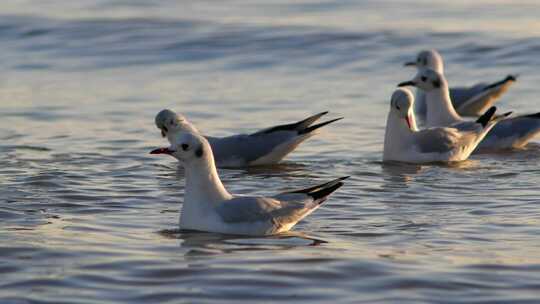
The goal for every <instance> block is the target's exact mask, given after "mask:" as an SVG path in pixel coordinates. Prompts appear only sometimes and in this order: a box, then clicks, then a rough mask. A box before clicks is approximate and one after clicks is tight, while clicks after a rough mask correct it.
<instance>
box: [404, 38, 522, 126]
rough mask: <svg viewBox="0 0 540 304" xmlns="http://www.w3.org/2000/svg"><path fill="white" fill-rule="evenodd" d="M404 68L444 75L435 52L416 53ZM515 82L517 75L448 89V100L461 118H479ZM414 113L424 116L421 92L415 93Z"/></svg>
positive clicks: (441, 61)
mask: <svg viewBox="0 0 540 304" xmlns="http://www.w3.org/2000/svg"><path fill="white" fill-rule="evenodd" d="M405 66H415V67H417V68H418V70H421V69H425V68H428V69H432V70H435V71H437V72H439V73H441V74H443V75H444V63H443V59H442V56H441V54H439V52H437V50H434V49H432V50H425V51H421V52H420V53H418V56H417V57H416V61H411V62H407V63H405ZM516 80H517V75H508V76H506V78H504V79H501V80H499V81H496V82H493V83H485V82H482V83H477V84H475V85H472V86H470V87H457V88H450V98H451V100H452V103H453V105H454V108H455V109H456V111H457V113H459V114H460V115H462V116H480V115H481V114H482V113H484V112H485V111H486V110H487V109H488V108H489V107H491V106H492V105H493V104H494V103H495V101H497V99H498V98H499V97H500V96H501V95H502V94H503V93H504V92H506V90H508V88H509V87H510V85H512V84H513V83H514V82H515V81H516ZM415 111H416V113H417V114H418V115H422V116H425V113H426V100H425V96H424V94H423V92H422V91H421V90H417V92H416V109H415Z"/></svg>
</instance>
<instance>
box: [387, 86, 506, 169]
mask: <svg viewBox="0 0 540 304" xmlns="http://www.w3.org/2000/svg"><path fill="white" fill-rule="evenodd" d="M413 105H414V96H413V94H412V93H411V91H409V90H408V89H404V88H399V89H397V90H396V91H395V92H394V93H393V94H392V97H391V99H390V112H389V113H388V118H387V121H386V132H385V136H384V152H383V161H385V162H387V161H400V162H408V163H417V164H420V163H433V162H455V161H463V160H466V159H467V158H468V157H469V156H470V155H471V153H472V152H473V151H474V149H476V147H477V146H478V144H479V143H480V142H481V141H482V139H484V137H485V136H486V134H488V132H489V131H490V130H491V129H492V128H493V126H495V124H496V123H497V121H498V119H492V118H493V115H494V114H495V111H496V110H497V108H496V107H492V108H490V109H489V110H488V111H486V113H485V114H484V115H482V116H481V117H480V118H478V120H477V121H476V122H474V125H471V126H469V128H468V129H462V130H459V129H456V128H445V127H435V128H428V129H423V130H419V129H418V128H417V127H416V121H415V120H416V119H415V116H414V111H413Z"/></svg>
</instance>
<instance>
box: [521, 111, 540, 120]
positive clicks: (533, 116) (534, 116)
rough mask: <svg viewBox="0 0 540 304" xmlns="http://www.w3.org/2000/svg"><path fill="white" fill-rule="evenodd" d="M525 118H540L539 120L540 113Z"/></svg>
mask: <svg viewBox="0 0 540 304" xmlns="http://www.w3.org/2000/svg"><path fill="white" fill-rule="evenodd" d="M524 117H529V118H539V119H540V112H538V113H534V114H529V115H525V116H524Z"/></svg>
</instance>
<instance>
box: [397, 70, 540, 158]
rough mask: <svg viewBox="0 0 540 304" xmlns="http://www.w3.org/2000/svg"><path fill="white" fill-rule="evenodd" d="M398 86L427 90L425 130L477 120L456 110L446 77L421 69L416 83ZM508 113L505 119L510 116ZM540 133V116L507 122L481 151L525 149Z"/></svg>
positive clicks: (467, 125)
mask: <svg viewBox="0 0 540 304" xmlns="http://www.w3.org/2000/svg"><path fill="white" fill-rule="evenodd" d="M398 86H415V87H417V88H419V89H421V90H423V91H424V94H425V97H426V105H427V112H426V127H452V128H457V129H469V128H470V127H471V126H472V125H474V124H475V122H474V121H467V120H464V119H463V118H462V117H461V116H460V115H459V114H458V113H457V111H456V110H455V108H454V106H453V104H452V101H451V99H450V94H449V91H448V82H447V81H446V78H445V77H444V75H443V74H441V73H439V72H437V71H435V70H431V69H422V70H420V71H419V72H418V73H417V74H416V76H415V77H414V79H413V80H410V81H405V82H402V83H400V84H399V85H398ZM508 114H510V113H506V114H505V115H504V116H508ZM539 133H540V113H535V114H528V115H521V116H516V117H512V118H508V119H504V120H503V121H501V122H500V123H499V124H497V125H496V126H495V127H494V128H493V130H492V131H491V132H489V134H488V135H487V137H486V139H484V140H483V141H482V143H481V144H480V146H479V148H480V149H485V150H496V149H509V148H522V147H524V146H525V145H526V144H527V143H528V142H529V141H530V140H532V139H533V138H534V137H536V136H537V135H538V134H539Z"/></svg>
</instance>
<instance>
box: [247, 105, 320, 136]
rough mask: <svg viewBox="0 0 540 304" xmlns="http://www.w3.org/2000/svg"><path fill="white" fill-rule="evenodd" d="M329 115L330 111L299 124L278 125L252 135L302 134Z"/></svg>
mask: <svg viewBox="0 0 540 304" xmlns="http://www.w3.org/2000/svg"><path fill="white" fill-rule="evenodd" d="M326 114H328V111H324V112H321V113H318V114H315V115H312V116H310V117H308V118H306V119H303V120H301V121H299V122H295V123H291V124H285V125H278V126H275V127H271V128H268V129H265V130H262V131H259V132H256V133H254V134H252V135H258V134H269V133H272V132H279V131H298V132H301V131H303V130H305V129H306V128H308V127H309V126H310V125H311V124H313V123H314V122H316V121H317V120H319V119H320V118H321V117H322V116H324V115H326Z"/></svg>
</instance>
